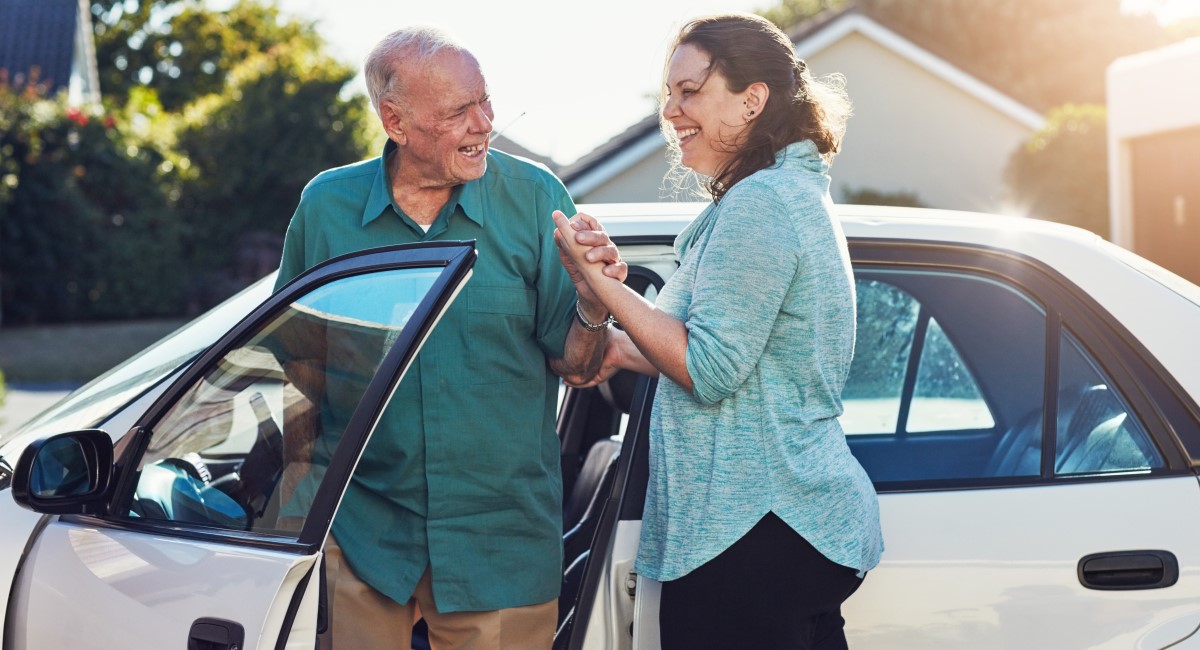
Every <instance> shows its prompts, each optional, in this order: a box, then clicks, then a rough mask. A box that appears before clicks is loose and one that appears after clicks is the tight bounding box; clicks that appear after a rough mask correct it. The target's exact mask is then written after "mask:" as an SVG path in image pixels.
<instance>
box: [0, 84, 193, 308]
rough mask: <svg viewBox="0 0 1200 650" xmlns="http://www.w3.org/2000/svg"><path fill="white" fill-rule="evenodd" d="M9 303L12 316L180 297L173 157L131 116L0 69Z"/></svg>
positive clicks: (1, 241) (4, 287)
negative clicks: (89, 106)
mask: <svg viewBox="0 0 1200 650" xmlns="http://www.w3.org/2000/svg"><path fill="white" fill-rule="evenodd" d="M0 116H3V117H2V118H0V154H2V155H0V159H2V160H3V165H2V167H0V185H2V186H3V187H4V190H3V193H0V309H2V310H3V320H4V323H5V324H14V323H16V324H34V323H50V322H67V321H78V320H103V319H113V318H130V317H153V316H161V315H170V314H176V313H178V312H179V310H180V308H181V299H182V293H181V291H180V275H181V267H180V266H179V261H180V255H179V249H180V229H179V225H178V223H177V222H176V220H175V219H174V218H173V215H172V214H171V212H170V209H169V202H168V200H167V197H166V195H165V192H164V187H165V186H166V183H164V182H163V178H162V176H163V175H164V172H163V169H164V164H163V163H164V162H165V159H164V157H163V155H162V154H161V153H159V152H158V151H157V150H155V149H154V148H153V147H151V146H148V145H147V143H146V142H143V141H142V140H141V139H140V138H137V137H133V136H131V135H130V129H129V128H128V124H127V122H126V119H125V116H123V115H114V114H111V113H109V114H105V113H102V112H101V111H99V110H98V109H97V110H84V109H79V108H76V107H71V106H68V105H67V102H66V99H65V95H59V96H54V97H51V96H47V94H46V92H45V90H44V88H43V87H41V86H38V85H37V84H29V85H26V86H23V87H21V88H13V87H11V86H9V85H8V84H7V83H3V80H2V79H0Z"/></svg>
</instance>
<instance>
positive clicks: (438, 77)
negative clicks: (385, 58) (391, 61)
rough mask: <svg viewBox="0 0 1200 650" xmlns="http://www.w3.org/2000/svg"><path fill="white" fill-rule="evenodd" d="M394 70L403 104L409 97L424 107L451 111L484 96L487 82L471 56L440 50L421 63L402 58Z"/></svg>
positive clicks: (466, 53)
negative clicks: (398, 80)
mask: <svg viewBox="0 0 1200 650" xmlns="http://www.w3.org/2000/svg"><path fill="white" fill-rule="evenodd" d="M414 59H416V60H414ZM397 67H398V70H397V74H398V75H399V76H400V81H401V84H400V87H401V89H402V91H401V92H402V95H403V96H402V97H401V99H402V100H404V99H408V98H409V97H411V98H412V99H419V100H420V101H421V103H423V104H425V105H429V104H431V103H432V104H436V105H438V106H444V107H446V108H453V107H455V106H457V105H458V104H467V103H472V102H475V101H478V100H479V99H480V98H482V97H484V96H486V95H487V81H486V79H484V76H483V71H482V69H481V68H480V66H479V61H478V60H476V59H475V57H474V56H473V55H472V54H471V53H470V52H466V51H457V50H450V49H442V50H439V51H438V52H437V53H435V54H434V55H432V56H430V57H425V58H423V60H422V59H417V57H413V58H412V59H409V58H407V57H405V56H401V57H398V61H397ZM416 95H423V96H422V97H416ZM404 103H406V104H407V103H408V102H407V101H405V102H404Z"/></svg>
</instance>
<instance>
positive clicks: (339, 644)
mask: <svg viewBox="0 0 1200 650" xmlns="http://www.w3.org/2000/svg"><path fill="white" fill-rule="evenodd" d="M325 572H326V581H327V582H326V586H327V588H328V590H329V594H328V596H329V611H330V626H329V627H330V629H329V631H327V632H326V633H325V634H322V635H320V637H319V638H318V640H317V641H318V643H317V647H318V648H320V649H321V650H412V628H413V624H414V623H416V622H417V621H418V620H420V619H421V618H422V617H423V618H424V619H425V623H426V625H427V626H428V627H429V644H430V646H431V647H432V648H433V650H550V647H551V646H552V645H553V642H554V628H555V626H556V624H557V622H558V600H557V599H555V600H551V601H549V602H545V603H541V604H538V605H528V606H525V607H512V608H509V609H500V610H494V611H490V612H452V613H449V614H443V613H441V612H439V611H438V609H437V605H436V604H435V603H434V601H433V583H432V580H431V579H430V575H429V568H428V567H427V568H426V569H425V574H424V575H422V576H421V580H420V582H418V583H417V588H416V590H414V592H413V595H412V598H409V599H408V602H407V603H403V604H402V603H397V602H396V601H394V600H392V599H391V598H388V597H387V596H385V595H383V594H382V593H380V592H379V591H377V590H376V589H375V588H374V587H372V586H371V585H368V584H367V583H365V582H363V581H362V580H360V579H359V578H358V576H356V575H354V572H353V571H352V570H351V569H350V565H349V564H347V563H346V561H345V559H344V558H343V556H342V549H341V548H339V547H338V545H337V542H335V541H334V539H333V536H332V535H330V536H328V537H327V538H326V539H325Z"/></svg>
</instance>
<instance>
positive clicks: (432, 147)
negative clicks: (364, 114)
mask: <svg viewBox="0 0 1200 650" xmlns="http://www.w3.org/2000/svg"><path fill="white" fill-rule="evenodd" d="M402 88H403V90H402V92H403V99H402V105H396V104H394V103H392V102H390V101H389V102H386V103H388V104H391V105H392V110H391V111H389V110H387V109H385V110H384V111H383V112H384V125H385V127H388V133H389V134H390V135H391V136H392V138H393V139H395V140H397V144H398V145H400V149H399V154H400V173H401V174H402V175H404V176H405V177H406V178H409V179H413V178H415V179H416V180H417V183H418V184H419V185H420V186H421V187H452V186H454V185H459V184H462V183H465V182H467V181H472V180H475V179H477V178H479V177H481V176H483V173H484V172H485V171H487V149H488V136H489V135H490V134H491V132H492V120H493V119H494V118H495V114H494V113H493V112H492V103H491V99H490V98H489V97H488V93H487V83H486V82H485V81H484V79H483V73H482V72H480V70H479V64H478V63H476V61H475V59H474V58H473V57H471V56H470V55H469V54H465V53H462V52H454V51H450V50H442V51H441V52H438V53H437V54H435V55H434V56H433V58H431V59H430V60H429V61H428V62H427V63H426V64H425V65H424V66H423V67H421V68H417V69H414V70H411V71H409V72H408V73H407V74H406V75H405V77H404V78H403V79H402ZM389 113H390V114H391V115H392V117H393V120H394V122H395V124H394V127H395V129H396V130H397V131H398V133H399V134H400V135H399V137H398V138H397V135H396V132H394V130H393V125H389V124H388V121H389V118H388V116H389Z"/></svg>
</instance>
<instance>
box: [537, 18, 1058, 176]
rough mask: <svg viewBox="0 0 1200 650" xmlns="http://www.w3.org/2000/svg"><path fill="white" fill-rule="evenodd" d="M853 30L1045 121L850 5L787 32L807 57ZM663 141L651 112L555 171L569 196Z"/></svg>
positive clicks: (1003, 108) (1034, 121)
mask: <svg viewBox="0 0 1200 650" xmlns="http://www.w3.org/2000/svg"><path fill="white" fill-rule="evenodd" d="M853 32H857V33H860V34H862V35H863V36H866V37H867V38H869V39H871V40H872V41H874V42H875V43H877V44H879V45H880V46H882V47H884V48H885V49H887V50H890V51H891V52H892V53H894V54H896V55H897V56H899V57H901V58H903V59H907V60H908V61H910V62H911V63H913V64H914V65H916V66H918V67H920V68H923V69H924V70H926V71H927V72H928V73H930V74H931V75H933V76H935V77H938V78H940V79H942V80H943V81H945V82H946V83H948V84H950V85H952V86H955V87H957V88H959V89H960V90H962V91H963V92H965V93H967V94H968V95H971V96H972V97H974V98H976V99H977V100H979V101H980V102H981V103H983V104H986V105H988V106H991V107H992V108H994V109H995V110H997V111H999V112H1000V113H1002V114H1004V115H1007V116H1008V117H1010V118H1011V119H1012V120H1014V121H1016V122H1017V123H1019V124H1023V125H1025V126H1026V127H1028V128H1030V129H1034V130H1036V129H1040V128H1041V127H1042V126H1043V125H1044V124H1045V120H1044V118H1043V117H1042V116H1041V115H1040V114H1038V113H1037V112H1036V111H1034V110H1033V109H1030V108H1029V107H1027V106H1025V105H1023V104H1021V103H1020V102H1018V101H1016V100H1015V99H1013V98H1011V97H1009V96H1008V95H1005V94H1004V93H1002V92H1000V91H998V90H996V89H995V88H992V87H991V86H989V85H987V84H985V83H983V82H981V81H979V80H978V79H976V78H975V77H973V76H971V75H969V74H967V73H965V72H963V71H962V70H960V69H958V68H957V67H955V66H953V65H951V64H950V63H949V62H947V61H946V60H945V59H942V58H941V57H938V56H936V55H934V54H932V53H930V52H929V51H928V50H925V49H924V48H922V47H920V46H918V45H916V44H915V43H913V42H912V41H910V40H908V39H906V38H904V37H903V36H900V35H899V34H897V33H896V32H893V31H892V30H890V29H888V28H886V27H884V26H883V25H880V24H879V23H877V22H875V21H874V20H872V19H870V18H868V17H867V16H866V15H864V14H863V13H861V11H860V10H859V9H858V8H857V7H855V6H853V5H851V6H850V7H847V8H844V9H839V10H833V11H828V12H825V13H822V14H820V15H818V16H816V17H814V18H812V19H810V20H808V21H805V22H803V23H801V24H799V25H797V26H796V27H794V28H792V29H791V30H790V31H789V33H788V36H789V37H790V38H791V39H792V42H793V43H795V44H796V55H797V56H799V57H800V58H802V59H806V58H809V57H811V56H813V55H815V54H817V53H818V52H820V51H821V50H823V49H825V48H827V47H829V46H830V45H832V44H834V43H836V42H837V41H839V40H841V39H842V38H844V37H846V36H847V35H849V34H851V33H853ZM662 145H663V139H662V135H661V134H660V133H659V131H658V116H657V115H649V116H647V117H646V118H644V119H642V120H641V121H639V122H637V123H636V124H634V125H633V126H630V127H629V128H628V129H626V130H625V131H624V132H622V133H620V134H618V135H617V136H615V137H613V138H612V139H611V140H609V141H608V142H606V143H604V144H602V145H600V146H599V147H597V148H596V149H595V150H593V151H591V152H590V153H588V154H586V155H584V156H583V157H582V158H580V159H579V160H577V161H575V162H573V163H571V164H569V165H566V166H564V167H563V168H562V169H561V170H560V171H559V178H561V179H562V180H563V182H564V183H566V185H567V189H568V190H569V191H570V192H571V194H572V195H575V196H582V195H584V194H587V193H588V192H590V191H591V190H593V189H595V188H596V187H598V186H600V185H602V184H604V183H605V182H607V181H608V180H610V179H612V178H613V177H615V176H617V175H618V174H620V173H621V172H622V171H624V170H625V169H628V168H629V167H630V166H632V165H633V164H635V163H637V162H638V161H640V160H643V159H645V157H646V156H648V155H650V154H651V153H653V152H655V151H659V150H661V148H662Z"/></svg>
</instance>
